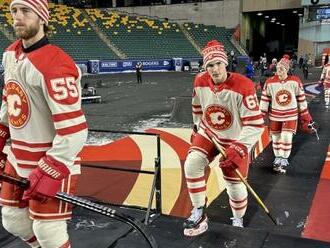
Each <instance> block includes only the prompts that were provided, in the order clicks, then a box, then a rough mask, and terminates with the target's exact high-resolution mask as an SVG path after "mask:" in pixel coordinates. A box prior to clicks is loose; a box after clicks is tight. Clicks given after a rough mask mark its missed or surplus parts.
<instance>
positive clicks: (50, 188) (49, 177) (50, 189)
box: [23, 156, 70, 201]
mask: <svg viewBox="0 0 330 248" xmlns="http://www.w3.org/2000/svg"><path fill="white" fill-rule="evenodd" d="M69 174H70V172H69V170H68V168H67V167H66V166H65V165H64V164H62V163H59V162H58V161H55V160H54V159H52V158H50V157H48V156H45V157H43V158H42V159H40V161H39V162H38V167H37V168H35V169H34V170H33V171H32V172H31V174H30V176H29V180H30V187H29V188H28V189H27V190H26V191H25V192H24V195H23V200H30V199H34V200H39V201H45V200H46V199H47V197H54V196H55V195H56V193H57V192H58V191H59V190H60V188H61V184H62V180H63V179H65V178H66V177H67V176H68V175H69Z"/></svg>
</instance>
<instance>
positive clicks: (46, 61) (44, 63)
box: [29, 44, 78, 77]
mask: <svg viewBox="0 0 330 248" xmlns="http://www.w3.org/2000/svg"><path fill="white" fill-rule="evenodd" d="M29 59H30V61H31V63H32V64H33V65H34V66H35V67H36V68H37V70H38V71H39V72H40V73H42V74H43V75H44V76H46V77H56V76H61V75H64V74H72V75H73V76H75V77H76V76H78V71H77V67H76V65H75V62H74V60H73V59H72V58H71V57H70V56H69V55H68V54H67V53H66V52H65V51H63V50H62V49H61V48H59V47H58V46H55V45H51V44H48V45H45V46H43V47H42V48H40V49H38V50H37V51H36V52H35V53H31V55H29ZM57 74H58V75H57Z"/></svg>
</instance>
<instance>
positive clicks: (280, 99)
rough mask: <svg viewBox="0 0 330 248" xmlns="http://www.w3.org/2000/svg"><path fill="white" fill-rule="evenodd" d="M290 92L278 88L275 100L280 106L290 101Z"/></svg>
mask: <svg viewBox="0 0 330 248" xmlns="http://www.w3.org/2000/svg"><path fill="white" fill-rule="evenodd" d="M291 99H292V96H291V93H290V92H289V91H287V90H280V91H278V92H277V93H276V102H277V103H278V104H279V105H281V106H286V105H288V104H289V103H290V102H291Z"/></svg>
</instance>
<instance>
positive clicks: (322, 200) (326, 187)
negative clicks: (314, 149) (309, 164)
mask: <svg viewBox="0 0 330 248" xmlns="http://www.w3.org/2000/svg"><path fill="white" fill-rule="evenodd" d="M302 236H303V237H305V238H310V239H317V240H323V241H327V242H330V146H329V147H328V153H327V157H326V160H325V162H324V166H323V169H322V173H321V177H320V181H319V184H318V185H317V189H316V192H315V195H314V199H313V203H312V207H311V209H310V212H309V215H308V218H307V221H306V224H305V228H304V231H303V233H302Z"/></svg>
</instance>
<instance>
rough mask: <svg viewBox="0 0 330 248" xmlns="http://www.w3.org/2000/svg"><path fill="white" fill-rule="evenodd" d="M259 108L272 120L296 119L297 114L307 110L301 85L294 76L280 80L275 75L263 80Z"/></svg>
mask: <svg viewBox="0 0 330 248" xmlns="http://www.w3.org/2000/svg"><path fill="white" fill-rule="evenodd" d="M260 109H261V111H262V112H263V113H265V114H266V113H268V115H269V119H270V120H272V121H290V120H297V119H298V114H304V113H306V112H307V111H308V109H307V101H306V96H305V92H304V88H303V85H302V83H301V81H300V79H299V78H298V77H296V76H292V75H289V76H288V77H287V78H286V79H285V80H280V79H279V77H278V76H277V75H275V76H273V77H270V78H269V79H267V81H266V82H265V86H264V89H263V91H262V95H261V100H260Z"/></svg>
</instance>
